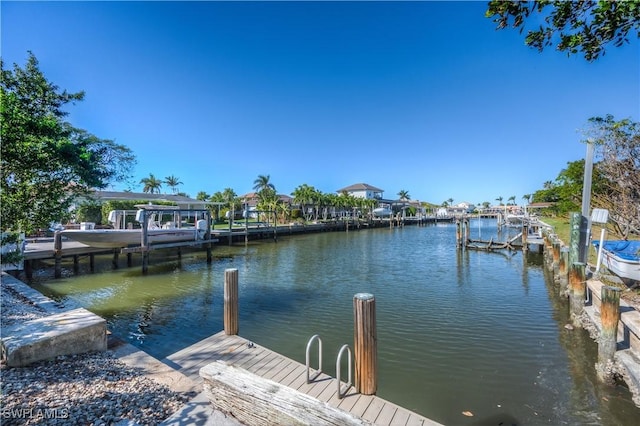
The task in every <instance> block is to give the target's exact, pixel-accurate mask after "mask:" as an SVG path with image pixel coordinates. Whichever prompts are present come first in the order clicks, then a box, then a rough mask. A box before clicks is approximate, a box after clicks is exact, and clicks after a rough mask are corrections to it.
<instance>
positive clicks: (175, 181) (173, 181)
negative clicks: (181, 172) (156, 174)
mask: <svg viewBox="0 0 640 426" xmlns="http://www.w3.org/2000/svg"><path fill="white" fill-rule="evenodd" d="M164 183H166V184H167V186H168V187H170V188H171V190H172V192H173V193H174V194H175V193H176V192H178V186H179V185H182V182H180V178H179V177H176V176H174V175H171V176H167V177H165V178H164Z"/></svg>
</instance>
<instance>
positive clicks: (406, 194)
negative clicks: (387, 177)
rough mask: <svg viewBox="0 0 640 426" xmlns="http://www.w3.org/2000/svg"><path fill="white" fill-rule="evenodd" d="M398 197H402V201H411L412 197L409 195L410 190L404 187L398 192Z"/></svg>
mask: <svg viewBox="0 0 640 426" xmlns="http://www.w3.org/2000/svg"><path fill="white" fill-rule="evenodd" d="M398 197H400V201H409V200H410V199H411V197H409V191H406V190H404V189H401V190H400V191H399V192H398Z"/></svg>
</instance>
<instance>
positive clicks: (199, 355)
mask: <svg viewBox="0 0 640 426" xmlns="http://www.w3.org/2000/svg"><path fill="white" fill-rule="evenodd" d="M217 360H222V361H225V362H227V363H228V364H230V365H233V366H235V367H240V368H243V369H244V370H246V371H249V372H251V373H253V374H255V375H257V376H259V377H262V378H265V379H269V380H273V381H275V382H277V383H280V384H282V385H284V386H288V387H290V388H292V389H295V390H297V391H299V392H302V393H304V394H307V395H309V396H312V397H314V398H317V399H319V400H320V401H323V402H326V403H328V404H329V405H330V406H332V407H334V408H338V409H340V410H343V411H346V412H349V413H351V414H352V415H354V416H357V417H359V418H362V419H363V420H365V421H366V422H370V423H372V424H375V425H394V426H395V425H398V426H401V425H425V426H426V425H438V424H439V423H437V422H435V421H433V420H430V419H428V418H426V417H423V416H421V415H419V414H417V413H414V412H412V411H409V410H407V409H406V408H403V407H400V406H398V405H396V404H394V403H392V402H389V401H386V400H384V399H382V398H379V397H377V396H373V395H361V394H359V393H357V392H356V390H355V389H354V388H353V387H351V388H349V390H348V391H347V393H346V395H345V396H344V397H343V398H342V399H339V398H338V383H337V380H336V379H335V378H333V377H331V376H328V375H326V374H324V373H322V374H320V375H319V376H318V377H316V378H315V379H314V380H313V381H312V382H311V383H309V384H307V369H306V366H305V365H303V364H301V363H299V362H297V361H294V360H292V359H290V358H288V357H285V356H284V355H280V354H278V353H276V352H273V351H271V350H269V349H267V348H265V347H263V346H260V345H258V344H256V343H253V342H250V341H249V340H247V339H244V338H242V337H240V336H237V335H226V334H225V333H224V331H221V332H219V333H217V334H214V335H213V336H210V337H208V338H206V339H204V340H202V341H200V342H198V343H196V344H194V345H192V346H189V347H187V348H185V349H183V350H181V351H179V352H176V353H174V354H173V355H170V356H168V357H167V358H165V359H164V360H162V361H163V362H164V363H166V364H168V365H170V366H171V367H173V368H175V369H176V370H178V371H180V372H181V373H183V374H185V375H186V376H188V377H189V378H191V379H192V380H194V381H196V382H197V383H202V378H201V377H200V375H199V371H200V368H202V367H204V366H206V365H207V364H209V363H211V362H214V361H217ZM312 367H313V366H312ZM314 372H315V370H313V369H312V371H311V373H312V374H311V376H312V377H313V373H314ZM342 386H343V392H344V387H346V384H345V383H342Z"/></svg>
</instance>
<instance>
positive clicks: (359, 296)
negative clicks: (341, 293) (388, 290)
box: [353, 293, 375, 300]
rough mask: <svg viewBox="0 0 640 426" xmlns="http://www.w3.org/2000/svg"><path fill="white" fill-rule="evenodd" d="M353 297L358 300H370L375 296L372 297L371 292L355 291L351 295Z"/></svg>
mask: <svg viewBox="0 0 640 426" xmlns="http://www.w3.org/2000/svg"><path fill="white" fill-rule="evenodd" d="M353 298H354V299H360V300H372V299H375V297H373V294H371V293H356V294H355V295H354V296H353Z"/></svg>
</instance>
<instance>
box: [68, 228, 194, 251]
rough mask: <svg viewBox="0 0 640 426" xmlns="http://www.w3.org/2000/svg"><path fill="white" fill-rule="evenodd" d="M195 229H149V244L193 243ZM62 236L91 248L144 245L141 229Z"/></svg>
mask: <svg viewBox="0 0 640 426" xmlns="http://www.w3.org/2000/svg"><path fill="white" fill-rule="evenodd" d="M196 232H197V231H196V229H195V228H177V229H149V230H148V231H147V236H148V242H149V244H159V243H172V242H179V241H192V240H196V239H197V233H196ZM62 235H63V236H65V237H67V238H69V239H71V240H74V241H77V242H79V243H82V244H86V245H88V246H91V247H100V248H120V247H127V246H131V245H142V233H141V230H140V229H92V230H76V229H70V230H66V231H62Z"/></svg>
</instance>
